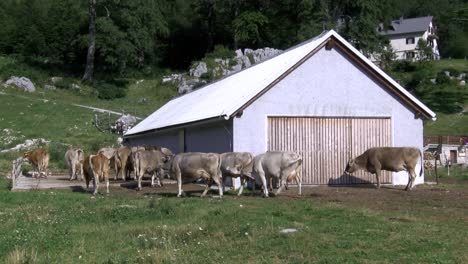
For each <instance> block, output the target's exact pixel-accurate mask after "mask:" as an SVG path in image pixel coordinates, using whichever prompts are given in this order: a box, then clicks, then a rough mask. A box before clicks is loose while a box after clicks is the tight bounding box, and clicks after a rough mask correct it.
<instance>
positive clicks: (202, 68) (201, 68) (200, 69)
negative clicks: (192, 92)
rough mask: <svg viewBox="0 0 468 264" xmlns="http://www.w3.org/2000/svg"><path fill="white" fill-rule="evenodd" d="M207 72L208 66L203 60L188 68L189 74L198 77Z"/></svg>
mask: <svg viewBox="0 0 468 264" xmlns="http://www.w3.org/2000/svg"><path fill="white" fill-rule="evenodd" d="M207 72H208V68H207V66H206V63H204V62H203V61H200V62H198V63H197V65H196V66H195V68H192V69H190V76H194V77H200V76H202V74H204V73H207Z"/></svg>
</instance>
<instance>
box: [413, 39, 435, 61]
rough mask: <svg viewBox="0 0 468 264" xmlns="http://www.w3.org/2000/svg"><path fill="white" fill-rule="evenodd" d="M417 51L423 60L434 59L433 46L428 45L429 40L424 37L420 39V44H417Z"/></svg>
mask: <svg viewBox="0 0 468 264" xmlns="http://www.w3.org/2000/svg"><path fill="white" fill-rule="evenodd" d="M416 51H417V54H418V57H419V60H421V61H428V60H431V59H433V56H432V48H431V47H430V46H429V45H427V41H425V40H424V39H422V38H421V39H419V40H418V44H417V45H416Z"/></svg>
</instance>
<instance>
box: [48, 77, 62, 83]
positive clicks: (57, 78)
mask: <svg viewBox="0 0 468 264" xmlns="http://www.w3.org/2000/svg"><path fill="white" fill-rule="evenodd" d="M61 81H63V77H58V76H54V77H50V78H49V82H50V83H51V84H56V83H58V82H61Z"/></svg>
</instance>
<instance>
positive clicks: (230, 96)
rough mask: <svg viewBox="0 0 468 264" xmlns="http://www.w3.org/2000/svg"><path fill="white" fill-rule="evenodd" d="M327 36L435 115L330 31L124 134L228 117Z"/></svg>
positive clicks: (171, 105)
mask: <svg viewBox="0 0 468 264" xmlns="http://www.w3.org/2000/svg"><path fill="white" fill-rule="evenodd" d="M330 39H334V40H335V41H336V42H337V43H339V44H342V45H343V46H345V47H346V48H347V49H348V51H350V53H351V54H353V55H355V57H357V58H358V60H360V61H362V62H363V64H365V65H367V66H368V67H370V68H371V69H372V70H373V71H374V72H375V74H376V75H379V76H381V77H382V78H383V79H385V80H386V81H387V82H388V83H390V85H391V86H392V87H394V88H395V90H396V91H397V92H398V93H400V94H401V96H402V97H404V99H405V100H406V101H407V102H410V103H411V104H412V105H414V107H415V108H417V109H418V111H419V112H421V113H423V116H425V117H430V118H435V116H436V115H435V113H434V112H432V111H431V110H430V109H429V108H428V107H426V106H425V105H424V104H423V103H422V102H420V101H419V100H418V99H416V98H415V97H414V96H413V95H411V94H410V93H409V92H408V91H406V90H405V89H404V88H403V87H401V86H400V85H399V84H398V83H397V82H396V81H394V80H393V79H392V78H391V77H389V76H388V75H387V74H386V73H384V72H383V71H382V70H381V69H380V68H379V67H377V66H376V65H374V64H373V63H372V62H371V61H370V60H368V59H367V58H366V57H365V56H364V55H362V54H361V53H360V52H359V51H358V50H356V49H355V48H354V47H353V46H352V45H351V44H350V43H348V42H347V41H346V40H345V39H343V38H342V37H341V36H340V35H339V34H338V33H336V32H335V31H334V30H330V31H325V32H323V33H322V34H320V35H318V36H317V37H315V38H313V39H311V40H308V41H306V42H304V43H302V44H300V45H297V46H295V47H293V48H291V49H288V50H286V51H284V52H283V53H281V54H279V55H277V56H275V57H273V58H271V59H268V60H266V61H264V62H262V63H259V64H256V65H253V66H251V67H249V68H247V69H244V70H242V71H240V72H237V73H234V74H232V75H229V76H227V77H225V78H223V79H221V80H219V81H216V82H214V83H212V84H209V85H206V86H204V87H202V88H199V89H198V90H195V91H193V92H191V93H188V94H185V95H182V96H180V97H176V98H174V99H172V100H171V101H169V102H167V103H166V104H165V105H163V106H162V107H161V108H159V109H158V110H157V111H155V112H154V113H153V114H151V115H150V116H148V117H147V118H145V119H144V120H143V121H141V122H140V123H138V124H137V125H136V126H135V127H133V128H132V129H130V130H129V131H128V132H127V133H126V134H125V136H129V135H134V134H139V133H142V132H146V131H151V130H159V129H163V128H168V127H173V126H178V125H183V124H187V123H192V122H197V121H201V120H208V119H213V118H224V119H226V120H228V119H229V118H231V117H233V116H235V115H236V114H237V113H238V111H239V110H242V109H244V108H245V107H246V106H247V105H248V104H250V103H251V102H252V101H254V100H255V99H256V98H257V97H258V96H259V95H261V94H263V93H264V92H265V91H266V90H268V89H269V88H271V86H272V84H274V83H275V82H276V81H278V80H280V79H282V78H283V77H284V76H285V75H287V74H288V73H289V72H290V71H291V69H294V68H295V67H297V66H298V65H300V64H302V62H303V61H304V59H307V58H308V57H309V56H313V54H314V53H315V52H316V51H318V50H319V49H321V48H322V47H324V46H325V44H327V43H328V41H329V40H330Z"/></svg>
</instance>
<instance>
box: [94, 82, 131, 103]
mask: <svg viewBox="0 0 468 264" xmlns="http://www.w3.org/2000/svg"><path fill="white" fill-rule="evenodd" d="M123 83H126V82H125V81H117V80H112V81H110V82H99V83H97V84H95V85H94V88H95V89H96V90H97V92H98V95H97V96H98V98H100V99H105V100H112V99H116V98H122V97H125V96H126V95H127V87H126V86H119V85H122V84H123Z"/></svg>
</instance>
